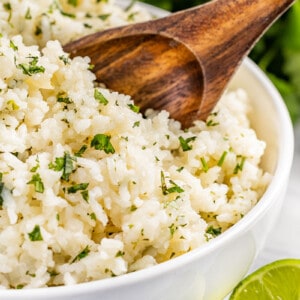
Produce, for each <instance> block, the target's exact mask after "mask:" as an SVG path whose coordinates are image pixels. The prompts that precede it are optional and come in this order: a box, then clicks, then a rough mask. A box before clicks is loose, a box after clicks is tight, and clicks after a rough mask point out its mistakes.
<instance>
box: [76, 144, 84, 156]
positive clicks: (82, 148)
mask: <svg viewBox="0 0 300 300" xmlns="http://www.w3.org/2000/svg"><path fill="white" fill-rule="evenodd" d="M86 149H87V145H83V146H81V148H80V149H79V150H78V151H77V152H76V153H75V154H74V155H75V156H77V157H81V156H82V154H83V153H84V152H85V151H86Z"/></svg>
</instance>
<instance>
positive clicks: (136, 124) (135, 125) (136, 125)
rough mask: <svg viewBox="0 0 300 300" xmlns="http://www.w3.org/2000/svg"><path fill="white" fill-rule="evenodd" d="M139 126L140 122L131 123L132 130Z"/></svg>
mask: <svg viewBox="0 0 300 300" xmlns="http://www.w3.org/2000/svg"><path fill="white" fill-rule="evenodd" d="M139 126H140V121H136V122H134V123H133V126H132V128H135V127H139Z"/></svg>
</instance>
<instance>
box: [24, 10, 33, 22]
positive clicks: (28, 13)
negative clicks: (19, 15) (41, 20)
mask: <svg viewBox="0 0 300 300" xmlns="http://www.w3.org/2000/svg"><path fill="white" fill-rule="evenodd" d="M25 19H26V20H31V19H32V16H31V12H30V8H29V7H28V8H27V10H26V14H25Z"/></svg>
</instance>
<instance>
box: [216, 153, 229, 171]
mask: <svg viewBox="0 0 300 300" xmlns="http://www.w3.org/2000/svg"><path fill="white" fill-rule="evenodd" d="M227 153H228V152H227V151H224V152H223V154H222V156H221V157H220V159H219V161H218V166H219V167H221V166H222V165H223V163H224V161H225V158H226V156H227Z"/></svg>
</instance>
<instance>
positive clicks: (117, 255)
mask: <svg viewBox="0 0 300 300" xmlns="http://www.w3.org/2000/svg"><path fill="white" fill-rule="evenodd" d="M124 254H125V252H124V251H121V250H119V251H118V252H117V253H116V257H122V256H123V255H124Z"/></svg>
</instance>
